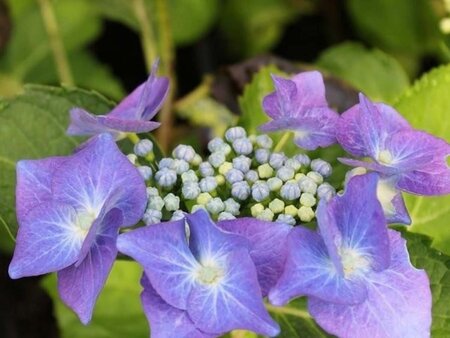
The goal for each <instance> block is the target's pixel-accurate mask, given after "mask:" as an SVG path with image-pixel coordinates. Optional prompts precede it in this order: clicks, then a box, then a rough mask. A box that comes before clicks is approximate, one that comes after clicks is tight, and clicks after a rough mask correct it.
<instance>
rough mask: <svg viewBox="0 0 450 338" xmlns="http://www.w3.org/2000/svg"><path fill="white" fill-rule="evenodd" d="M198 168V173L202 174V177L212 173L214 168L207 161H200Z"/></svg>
mask: <svg viewBox="0 0 450 338" xmlns="http://www.w3.org/2000/svg"><path fill="white" fill-rule="evenodd" d="M198 170H199V171H200V175H202V176H203V177H208V176H213V175H214V168H213V167H212V165H211V164H210V163H209V162H203V163H200V165H199V167H198Z"/></svg>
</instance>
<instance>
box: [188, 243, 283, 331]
mask: <svg viewBox="0 0 450 338" xmlns="http://www.w3.org/2000/svg"><path fill="white" fill-rule="evenodd" d="M222 263H223V266H222V267H223V268H224V271H226V273H225V274H224V275H223V276H222V277H221V279H220V280H218V281H217V284H216V285H208V284H202V283H198V284H197V285H196V287H195V288H193V290H192V292H191V294H190V296H189V300H188V308H187V312H188V314H189V317H190V318H191V319H192V321H193V322H194V324H195V326H196V327H198V328H199V329H200V330H202V331H204V332H210V333H215V334H219V333H223V332H228V331H231V330H234V329H244V330H250V331H253V332H256V333H259V334H262V335H266V336H270V337H273V336H276V335H277V334H278V333H279V332H280V328H279V326H278V324H277V323H276V322H275V321H274V320H273V319H272V318H270V316H269V314H268V312H267V310H266V309H265V307H264V303H263V301H262V295H261V290H260V288H259V285H258V280H257V276H256V269H255V266H254V264H253V262H252V260H251V258H250V255H249V253H248V250H247V249H246V248H241V249H235V250H234V251H232V252H230V253H229V254H228V255H227V256H226V257H225V258H224V261H223V262H222Z"/></svg>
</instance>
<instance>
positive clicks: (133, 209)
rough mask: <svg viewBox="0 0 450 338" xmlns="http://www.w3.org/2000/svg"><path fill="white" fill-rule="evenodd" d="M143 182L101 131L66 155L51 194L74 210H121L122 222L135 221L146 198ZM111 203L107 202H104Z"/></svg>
mask: <svg viewBox="0 0 450 338" xmlns="http://www.w3.org/2000/svg"><path fill="white" fill-rule="evenodd" d="M145 189H146V188H145V182H144V180H143V179H142V176H141V175H140V174H139V172H138V171H137V169H136V168H135V167H134V166H133V165H132V164H131V163H130V161H129V160H128V159H127V158H126V156H125V155H123V154H122V152H121V151H120V150H119V148H118V147H117V145H116V143H115V141H114V139H113V138H112V136H111V135H109V134H100V135H98V136H96V137H95V138H94V139H92V140H91V141H90V142H88V143H87V144H86V145H85V146H84V147H83V148H82V149H81V150H79V151H78V152H77V153H75V154H74V155H72V156H71V157H69V158H68V159H67V160H66V161H65V162H64V163H63V164H62V165H61V166H60V167H59V168H58V171H57V172H56V173H55V175H54V177H53V182H52V190H53V198H54V199H55V200H58V201H61V202H64V203H67V204H70V205H72V206H73V207H75V208H76V209H77V210H85V211H88V212H89V213H93V214H96V215H98V214H100V211H101V210H102V209H103V208H105V209H106V210H108V209H111V208H118V209H120V210H121V211H122V212H123V222H124V224H123V226H131V225H134V224H136V223H137V222H138V221H139V220H140V218H141V216H142V214H143V213H144V209H145V206H146V202H147V197H146V190H145ZM107 202H108V203H109V204H110V205H106V203H107Z"/></svg>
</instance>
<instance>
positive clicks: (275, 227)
mask: <svg viewBox="0 0 450 338" xmlns="http://www.w3.org/2000/svg"><path fill="white" fill-rule="evenodd" d="M217 225H218V226H219V227H220V228H221V229H224V230H226V231H229V232H232V233H235V234H238V235H241V236H244V237H245V238H247V239H248V240H249V241H250V257H251V258H252V260H253V262H254V263H255V266H256V271H257V273H258V281H259V285H260V286H261V291H262V294H263V296H266V295H267V294H268V292H269V290H270V288H272V287H273V286H275V283H276V282H277V280H278V278H279V277H280V276H281V274H282V272H283V267H284V263H285V261H286V255H287V251H288V250H287V246H286V241H287V236H288V234H289V232H290V231H291V229H292V226H290V225H287V224H283V223H273V222H267V221H262V220H259V219H256V218H250V217H243V218H238V219H234V220H227V221H221V222H219V223H218V224H217Z"/></svg>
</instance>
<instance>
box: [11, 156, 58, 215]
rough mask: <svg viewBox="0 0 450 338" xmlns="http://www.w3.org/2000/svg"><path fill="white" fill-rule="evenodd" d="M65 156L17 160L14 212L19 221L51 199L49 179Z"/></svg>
mask: <svg viewBox="0 0 450 338" xmlns="http://www.w3.org/2000/svg"><path fill="white" fill-rule="evenodd" d="M65 160H66V158H65V157H49V158H45V159H42V160H23V161H19V162H17V166H16V169H17V184H16V214H17V219H18V221H19V223H21V222H22V220H23V218H24V217H25V215H26V214H27V213H28V212H29V211H30V210H32V209H33V208H34V207H36V206H38V205H39V204H41V203H43V202H45V201H50V200H51V199H52V191H51V180H52V177H53V174H54V172H55V170H56V169H57V168H58V167H59V166H60V165H61V164H62V163H63V162H64V161H65Z"/></svg>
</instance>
